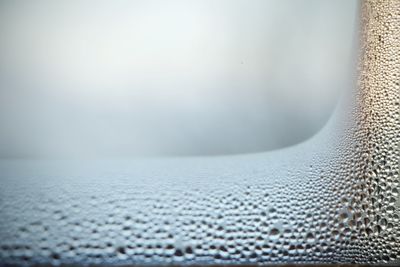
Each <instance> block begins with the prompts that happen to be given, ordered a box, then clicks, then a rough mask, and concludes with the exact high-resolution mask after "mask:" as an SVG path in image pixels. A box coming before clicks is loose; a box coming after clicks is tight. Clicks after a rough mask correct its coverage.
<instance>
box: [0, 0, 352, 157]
mask: <svg viewBox="0 0 400 267" xmlns="http://www.w3.org/2000/svg"><path fill="white" fill-rule="evenodd" d="M357 8H358V3H357V1H349V0H336V1H331V0H298V1H294V0H292V1H290V0H272V1H271V0H269V1H268V0H168V1H165V0H137V1H135V0H133V1H125V0H116V1H102V0H99V1H90V0H84V1H78V0H71V1H50V0H49V1H45V0H35V1H30V0H29V1H28V0H17V1H11V0H10V1H7V0H1V1H0V36H1V42H0V157H3V158H63V157H67V158H68V157H73V158H80V157H138V156H182V155H221V154H232V153H251V152H259V151H267V150H272V149H278V148H282V147H287V146H291V145H293V144H296V143H299V142H301V141H303V140H305V139H307V138H310V137H311V136H312V135H314V134H315V133H316V132H318V131H319V130H320V129H321V128H322V127H323V125H324V124H325V123H326V121H327V120H328V119H329V117H330V115H331V114H332V112H333V109H334V107H335V105H336V103H337V102H338V99H339V96H340V94H341V93H342V92H343V91H345V90H350V89H351V85H350V84H351V83H350V80H351V79H352V77H351V76H352V75H350V73H351V69H352V62H351V61H352V58H353V57H352V54H353V53H354V51H355V49H354V48H355V41H356V39H357V38H356V26H357V20H356V18H357V10H358V9H357Z"/></svg>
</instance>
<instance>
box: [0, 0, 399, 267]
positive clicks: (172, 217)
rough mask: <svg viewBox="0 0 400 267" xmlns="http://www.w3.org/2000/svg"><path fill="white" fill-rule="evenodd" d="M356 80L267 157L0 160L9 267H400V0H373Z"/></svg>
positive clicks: (2, 253) (3, 244)
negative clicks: (327, 112) (316, 266)
mask: <svg viewBox="0 0 400 267" xmlns="http://www.w3.org/2000/svg"><path fill="white" fill-rule="evenodd" d="M361 14H362V29H361V36H360V38H361V39H362V44H361V50H360V63H359V80H358V84H357V86H356V89H355V90H354V91H353V92H350V93H349V94H348V95H347V96H346V97H344V98H343V100H342V101H341V104H340V105H339V106H338V108H337V110H336V112H335V114H334V116H333V117H332V118H331V119H330V121H329V122H328V124H327V125H326V126H325V128H324V129H323V130H322V131H320V132H319V133H318V134H317V135H316V136H314V137H313V138H312V139H310V140H308V141H306V142H304V143H301V144H298V145H296V146H293V147H290V148H287V149H282V150H278V151H271V152H266V153H258V154H249V155H238V156H226V157H192V158H176V159H166V160H150V159H149V160H143V161H141V160H135V161H131V160H126V161H122V160H119V161H106V160H104V161H87V162H84V161H76V162H71V161H68V162H65V161H59V162H57V163H54V162H52V163H49V162H48V161H28V160H26V161H22V160H21V161H6V160H3V161H1V162H0V168H1V173H0V176H1V187H0V211H1V212H0V213H1V216H0V237H1V239H0V258H1V261H2V263H16V264H32V263H53V264H57V263H74V264H87V263H94V264H96V263H99V264H104V263H105V264H132V263H135V264H138V263H139V264H140V263H148V264H166V263H175V264H176V263H178V264H181V263H184V264H188V263H191V264H193V263H205V264H215V263H224V264H226V263H286V262H293V263H298V262H302V263H304V262H314V263H315V262H318V263H321V262H326V263H335V262H345V263H384V262H390V263H393V264H395V263H397V264H399V263H400V262H399V258H400V197H399V190H400V184H399V138H400V136H399V133H400V122H399V78H400V77H399V73H400V40H399V38H400V1H383V0H382V1H372V0H371V1H364V2H363V4H362V12H361Z"/></svg>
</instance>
